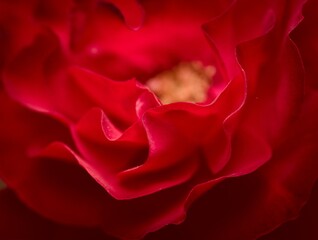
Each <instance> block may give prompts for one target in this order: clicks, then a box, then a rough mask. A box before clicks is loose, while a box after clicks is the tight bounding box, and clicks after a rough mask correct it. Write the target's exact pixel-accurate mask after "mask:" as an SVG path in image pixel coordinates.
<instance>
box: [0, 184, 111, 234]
mask: <svg viewBox="0 0 318 240" xmlns="http://www.w3.org/2000/svg"><path fill="white" fill-rule="evenodd" d="M0 237H1V239H23V240H42V239H48V240H67V239H78V240H81V239H83V240H84V239H94V240H114V238H112V237H108V236H106V235H104V234H103V233H101V232H100V231H98V230H97V229H85V228H75V227H70V226H66V225H59V224H56V223H54V222H51V221H49V220H47V219H45V218H43V217H41V216H39V215H38V214H36V213H35V212H33V211H32V210H30V209H28V208H27V207H26V206H25V205H23V203H22V202H21V201H20V200H19V199H18V198H17V197H16V195H15V194H14V193H13V192H12V191H10V190H9V189H5V190H1V192H0Z"/></svg>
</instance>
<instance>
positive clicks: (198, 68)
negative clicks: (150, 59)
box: [146, 61, 216, 104]
mask: <svg viewBox="0 0 318 240" xmlns="http://www.w3.org/2000/svg"><path fill="white" fill-rule="evenodd" d="M215 71H216V70H215V67H214V66H204V65H203V64H202V63H201V62H198V61H194V62H182V63H180V64H178V65H177V66H175V67H174V68H172V69H170V70H166V71H164V72H161V73H159V74H158V75H156V76H155V77H153V78H151V79H149V80H148V81H147V83H146V85H147V86H148V87H149V88H150V89H151V90H152V91H153V92H154V93H155V94H156V95H157V96H158V98H159V99H160V100H161V102H162V103H163V104H169V103H173V102H191V103H199V102H204V101H205V100H206V99H207V92H208V89H209V87H210V86H211V84H212V78H213V76H214V75H215Z"/></svg>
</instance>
